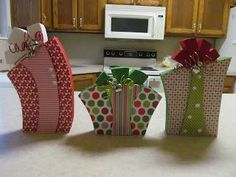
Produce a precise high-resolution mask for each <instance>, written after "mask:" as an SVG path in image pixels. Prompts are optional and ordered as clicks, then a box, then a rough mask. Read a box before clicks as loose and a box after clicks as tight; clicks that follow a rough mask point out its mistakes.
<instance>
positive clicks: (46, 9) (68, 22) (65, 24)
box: [11, 0, 107, 32]
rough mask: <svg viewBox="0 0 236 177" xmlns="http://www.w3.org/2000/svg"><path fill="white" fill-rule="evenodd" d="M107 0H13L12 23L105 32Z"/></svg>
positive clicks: (52, 28)
mask: <svg viewBox="0 0 236 177" xmlns="http://www.w3.org/2000/svg"><path fill="white" fill-rule="evenodd" d="M106 2H107V1H106V0H21V1H19V0H11V18H12V26H18V27H23V28H25V27H27V26H29V25H31V24H34V23H38V22H41V23H43V24H44V25H45V26H46V28H47V29H51V30H60V31H86V32H91V31H92V32H102V31H103V26H104V9H105V4H106Z"/></svg>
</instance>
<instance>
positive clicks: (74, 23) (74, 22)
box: [72, 18, 76, 28]
mask: <svg viewBox="0 0 236 177" xmlns="http://www.w3.org/2000/svg"><path fill="white" fill-rule="evenodd" d="M72 21H73V27H74V28H76V18H73V20H72Z"/></svg>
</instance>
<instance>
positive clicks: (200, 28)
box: [198, 23, 202, 33]
mask: <svg viewBox="0 0 236 177" xmlns="http://www.w3.org/2000/svg"><path fill="white" fill-rule="evenodd" d="M201 30H202V24H201V23H200V24H199V25H198V32H199V33H200V32H201Z"/></svg>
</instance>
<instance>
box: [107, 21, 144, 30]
mask: <svg viewBox="0 0 236 177" xmlns="http://www.w3.org/2000/svg"><path fill="white" fill-rule="evenodd" d="M111 31H113V32H134V33H147V32H148V19H137V18H112V19H111Z"/></svg>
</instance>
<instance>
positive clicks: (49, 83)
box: [21, 46, 59, 132]
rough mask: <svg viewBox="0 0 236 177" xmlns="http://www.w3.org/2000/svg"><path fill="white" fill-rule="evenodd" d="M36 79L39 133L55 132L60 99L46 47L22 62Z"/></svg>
mask: <svg viewBox="0 0 236 177" xmlns="http://www.w3.org/2000/svg"><path fill="white" fill-rule="evenodd" d="M21 64H23V65H24V66H25V67H27V68H28V69H29V70H30V71H31V74H32V76H33V78H34V79H35V82H36V84H37V88H38V95H39V119H38V131H39V132H55V130H56V128H57V124H58V116H59V98H58V92H57V90H58V87H57V78H56V73H55V70H54V67H53V64H52V60H51V59H50V56H49V54H48V51H47V49H46V48H45V46H42V47H41V48H40V49H39V50H38V51H37V55H36V56H33V57H31V58H27V59H25V60H23V61H22V62H21Z"/></svg>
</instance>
